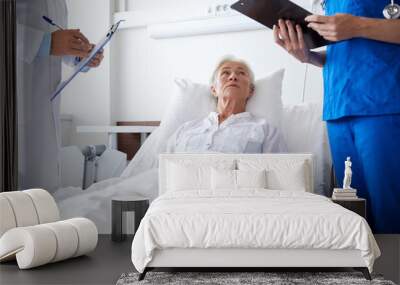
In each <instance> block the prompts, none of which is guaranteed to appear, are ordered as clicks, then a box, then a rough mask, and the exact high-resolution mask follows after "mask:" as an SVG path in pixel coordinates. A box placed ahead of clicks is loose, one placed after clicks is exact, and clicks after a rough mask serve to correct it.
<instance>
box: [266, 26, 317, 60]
mask: <svg viewBox="0 0 400 285" xmlns="http://www.w3.org/2000/svg"><path fill="white" fill-rule="evenodd" d="M273 33H274V39H275V42H276V43H277V44H278V45H280V46H281V47H282V48H284V49H285V50H286V51H287V52H288V53H290V54H291V55H292V56H294V57H295V58H297V59H298V60H299V61H301V62H303V63H309V62H310V49H309V48H308V47H307V45H306V44H305V42H304V37H303V31H302V30H301V27H300V26H299V25H296V27H295V26H294V25H293V23H292V22H290V21H284V20H282V19H280V20H279V22H278V26H277V25H275V26H274V29H273Z"/></svg>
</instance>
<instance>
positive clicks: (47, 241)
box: [0, 189, 98, 269]
mask: <svg viewBox="0 0 400 285" xmlns="http://www.w3.org/2000/svg"><path fill="white" fill-rule="evenodd" d="M0 217H1V219H0V220H1V221H0V262H2V261H8V260H12V259H15V258H16V260H17V262H18V266H19V268H20V269H28V268H32V267H36V266H40V265H44V264H47V263H51V262H57V261H60V260H64V259H67V258H71V257H77V256H80V255H84V254H86V253H88V252H90V251H92V250H94V249H95V248H96V245H97V234H98V233H97V228H96V226H95V224H94V223H93V222H92V221H90V220H88V219H86V218H74V219H69V220H65V221H59V211H58V208H57V205H56V203H55V201H54V199H53V197H52V196H51V195H50V194H49V193H48V192H47V191H45V190H42V189H32V190H26V191H15V192H5V193H0Z"/></svg>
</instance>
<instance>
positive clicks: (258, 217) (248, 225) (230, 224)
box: [132, 189, 380, 272]
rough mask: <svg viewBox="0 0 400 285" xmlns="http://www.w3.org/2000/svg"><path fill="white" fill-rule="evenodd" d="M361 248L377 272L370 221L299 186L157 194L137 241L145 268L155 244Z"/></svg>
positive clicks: (138, 261)
mask: <svg viewBox="0 0 400 285" xmlns="http://www.w3.org/2000/svg"><path fill="white" fill-rule="evenodd" d="M165 248H274V249H280V248H289V249H358V250H360V251H361V256H362V258H363V259H364V260H365V264H366V266H367V267H368V268H369V270H370V271H371V272H372V267H373V263H374V261H375V259H376V258H377V257H379V255H380V251H379V248H378V246H377V244H376V242H375V239H374V237H373V235H372V232H371V230H370V228H369V226H368V224H367V222H366V221H365V220H364V219H363V218H362V217H360V216H359V215H357V214H355V213H353V212H351V211H349V210H347V209H344V208H342V207H341V206H339V205H337V204H335V203H333V202H331V201H330V200H329V199H328V198H326V197H323V196H319V195H315V194H311V193H306V192H295V191H273V190H261V189H260V190H257V189H249V190H240V191H232V192H229V191H227V192H215V193H212V192H198V191H181V192H170V193H166V194H164V195H162V196H160V197H159V198H157V199H156V200H155V201H154V202H153V203H152V204H151V206H150V208H149V210H148V212H147V214H146V216H145V217H144V218H143V220H142V222H141V224H140V226H139V229H138V231H137V233H136V235H135V237H134V240H133V243H132V262H133V264H134V266H135V267H136V269H137V270H138V271H139V272H143V270H144V268H145V267H146V265H147V264H148V263H149V262H150V261H151V260H152V258H153V252H154V250H155V249H165Z"/></svg>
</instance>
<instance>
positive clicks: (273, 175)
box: [237, 159, 311, 191]
mask: <svg viewBox="0 0 400 285" xmlns="http://www.w3.org/2000/svg"><path fill="white" fill-rule="evenodd" d="M237 164H238V168H239V170H247V171H252V170H253V171H254V170H266V171H267V172H266V173H267V179H266V180H267V188H268V189H273V190H289V191H306V189H311V188H310V187H309V183H310V181H308V179H307V176H308V175H307V173H308V171H309V169H308V168H307V167H308V166H307V164H306V163H305V162H304V161H298V160H287V159H275V160H262V159H258V160H257V159H254V160H251V159H248V160H246V159H239V160H238V162H237Z"/></svg>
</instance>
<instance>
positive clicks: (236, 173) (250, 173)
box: [211, 168, 267, 191]
mask: <svg viewBox="0 0 400 285" xmlns="http://www.w3.org/2000/svg"><path fill="white" fill-rule="evenodd" d="M266 187H267V177H266V170H265V169H262V170H257V169H254V170H229V169H215V168H212V169H211V190H214V191H218V190H240V189H243V188H258V189H260V188H266Z"/></svg>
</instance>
